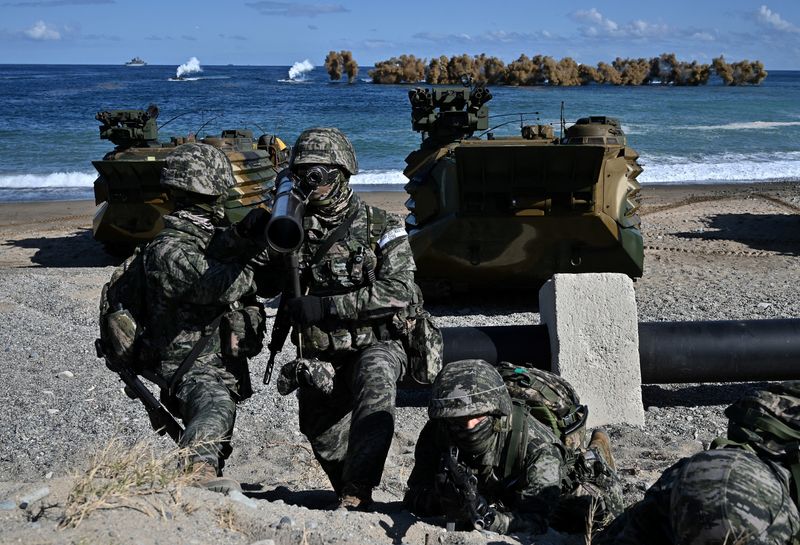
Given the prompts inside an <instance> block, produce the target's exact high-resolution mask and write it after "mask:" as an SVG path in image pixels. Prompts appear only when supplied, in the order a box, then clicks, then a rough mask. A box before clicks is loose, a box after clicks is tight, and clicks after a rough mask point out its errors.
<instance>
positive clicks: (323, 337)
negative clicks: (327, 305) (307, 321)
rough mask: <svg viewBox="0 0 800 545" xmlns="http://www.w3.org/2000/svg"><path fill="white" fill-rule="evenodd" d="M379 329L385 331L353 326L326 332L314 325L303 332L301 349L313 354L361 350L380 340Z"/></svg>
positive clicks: (358, 325) (364, 325) (361, 325)
mask: <svg viewBox="0 0 800 545" xmlns="http://www.w3.org/2000/svg"><path fill="white" fill-rule="evenodd" d="M341 325H342V326H343V325H344V324H341ZM381 329H384V330H385V327H384V328H382V327H381V326H377V327H376V326H373V325H371V324H354V325H352V326H351V327H336V328H333V329H330V330H326V329H323V328H322V327H319V326H316V325H314V326H311V327H308V328H306V329H305V330H304V331H303V348H304V349H305V350H307V351H311V352H312V353H315V354H322V353H341V352H348V351H351V350H361V349H364V348H366V347H368V346H371V345H373V344H375V342H377V341H378V340H379V339H381V338H382V335H381Z"/></svg>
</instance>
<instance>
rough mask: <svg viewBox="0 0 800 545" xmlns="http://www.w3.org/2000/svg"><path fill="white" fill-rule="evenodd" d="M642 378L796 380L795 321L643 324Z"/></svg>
mask: <svg viewBox="0 0 800 545" xmlns="http://www.w3.org/2000/svg"><path fill="white" fill-rule="evenodd" d="M639 360H640V364H641V366H642V382H643V383H645V384H667V383H671V382H746V381H756V380H789V379H800V320H798V319H783V320H731V321H715V322H644V323H640V324H639Z"/></svg>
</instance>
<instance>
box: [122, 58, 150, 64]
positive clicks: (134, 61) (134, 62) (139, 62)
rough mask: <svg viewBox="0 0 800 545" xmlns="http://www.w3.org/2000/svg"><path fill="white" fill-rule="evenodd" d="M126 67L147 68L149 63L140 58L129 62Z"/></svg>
mask: <svg viewBox="0 0 800 545" xmlns="http://www.w3.org/2000/svg"><path fill="white" fill-rule="evenodd" d="M125 66H147V63H146V62H144V61H143V60H142V59H140V58H139V57H134V58H132V59H131V60H129V61H128V62H126V63H125Z"/></svg>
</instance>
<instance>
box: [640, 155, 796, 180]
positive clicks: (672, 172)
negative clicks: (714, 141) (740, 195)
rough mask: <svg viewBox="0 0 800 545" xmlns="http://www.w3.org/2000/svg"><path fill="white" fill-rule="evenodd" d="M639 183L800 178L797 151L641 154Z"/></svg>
mask: <svg viewBox="0 0 800 545" xmlns="http://www.w3.org/2000/svg"><path fill="white" fill-rule="evenodd" d="M640 163H641V164H642V167H643V168H644V172H642V174H640V175H639V177H638V180H639V181H640V182H642V183H692V182H694V183H701V182H743V181H757V180H762V181H763V180H800V152H786V153H760V154H759V153H756V154H751V155H746V154H734V153H731V154H723V155H711V156H706V157H698V158H687V157H678V156H663V157H650V158H648V157H646V156H645V157H642V158H641V160H640Z"/></svg>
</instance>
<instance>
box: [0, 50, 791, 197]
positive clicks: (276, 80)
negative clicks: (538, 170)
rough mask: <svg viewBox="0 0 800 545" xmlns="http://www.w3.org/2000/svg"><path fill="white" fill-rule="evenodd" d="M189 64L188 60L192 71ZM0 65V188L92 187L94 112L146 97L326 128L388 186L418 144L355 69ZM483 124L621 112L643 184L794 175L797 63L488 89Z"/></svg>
mask: <svg viewBox="0 0 800 545" xmlns="http://www.w3.org/2000/svg"><path fill="white" fill-rule="evenodd" d="M197 68H199V70H195V69H197ZM176 69H177V67H175V66H154V65H147V66H142V67H127V66H123V65H120V66H101V65H0V201H5V202H8V201H38V200H75V199H90V198H92V196H93V195H92V183H93V181H94V179H95V177H96V173H95V171H94V168H93V167H92V163H91V161H92V160H93V159H100V158H102V156H103V155H104V154H105V153H107V152H108V151H111V150H112V149H113V145H112V144H111V143H110V142H109V141H107V140H100V138H99V132H98V127H99V123H98V122H97V121H96V120H95V114H96V113H97V112H99V111H103V110H114V109H146V108H147V106H148V105H149V104H151V103H152V104H157V105H158V107H159V109H160V112H161V114H160V116H159V118H158V122H159V125H161V128H160V133H159V134H160V137H161V139H163V140H167V141H168V140H169V137H170V136H176V135H180V136H186V135H189V134H197V135H199V136H205V135H219V133H220V132H221V131H222V130H223V129H231V128H249V129H252V130H253V132H254V133H255V134H256V135H259V134H262V133H268V134H273V133H274V134H277V135H278V136H279V137H280V138H281V139H282V140H284V141H285V142H286V143H287V144H291V143H293V142H294V140H295V138H296V137H297V135H298V134H299V133H300V132H301V131H302V130H303V129H305V128H308V127H313V126H332V127H339V128H340V129H341V130H342V131H344V133H345V134H347V135H348V136H349V137H350V139H351V141H352V142H353V145H354V146H355V149H356V153H357V156H358V161H359V166H360V172H359V173H358V174H357V175H356V176H355V177H354V178H353V179H352V180H351V181H352V183H353V185H354V187H355V188H356V189H357V190H359V191H370V190H390V191H402V190H403V185H404V183H405V182H406V181H407V180H406V179H405V177H404V176H403V174H402V171H403V168H404V166H405V163H404V158H405V157H406V155H407V154H408V153H409V152H411V151H412V150H414V149H416V148H417V147H418V146H419V143H420V135H419V134H418V133H415V132H414V131H413V130H412V129H411V115H410V113H411V108H410V105H409V101H408V91H409V90H410V89H412V88H413V87H415V86H414V85H376V84H372V83H370V81H369V78H368V76H367V74H366V71H367V70H366V69H365V68H362V73H361V74H360V75H359V78H358V79H357V80H356V81H355V82H354V83H353V84H348V83H346V82H345V81H342V82H330V81H329V78H328V74H327V73H326V72H325V70H324V69H323V68H322V67H312V66H311V64H310V63H308V62H307V61H305V62H298V63H295V65H293V66H291V67H290V66H203V65H200V64H197V65H195V66H192V70H193V71H190V72H188V73H184V74H183V77H184V79H180V80H178V79H176V77H175V76H176ZM491 91H492V94H493V95H494V98H493V99H492V101H491V102H489V109H490V115H491V116H492V117H491V119H490V125H491V126H492V127H494V133H495V134H496V135H498V136H500V135H511V134H519V129H520V124H526V125H527V124H534V123H552V124H553V126H554V127H555V129H556V134H558V132H559V128H560V118H561V117H560V116H561V108H562V103H563V111H564V118H565V119H566V121H567V123H568V124H569V123H571V122H574V121H575V120H576V119H578V118H580V117H585V116H589V115H607V116H613V117H616V118H618V119H620V120H621V123H622V127H623V129H624V130H625V133H626V134H627V135H628V144H629V145H630V146H631V147H633V148H634V149H636V150H637V151H638V152H639V154H640V163H641V164H642V165H643V167H644V172H643V173H642V174H641V175H640V176H639V180H640V182H641V183H642V184H643V185H651V184H653V185H655V184H695V183H728V182H733V183H739V182H741V183H747V182H752V181H800V99H798V97H800V71H770V73H769V76H768V77H767V79H766V80H765V81H764V82H763V83H762V84H761V85H758V86H740V87H726V86H724V85H722V84H721V83H720V82H716V83H710V84H709V85H706V86H701V87H673V86H666V85H665V86H662V85H652V86H645V87H612V86H600V85H592V86H586V87H575V88H565V87H518V88H515V87H503V86H496V87H493V88H491Z"/></svg>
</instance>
